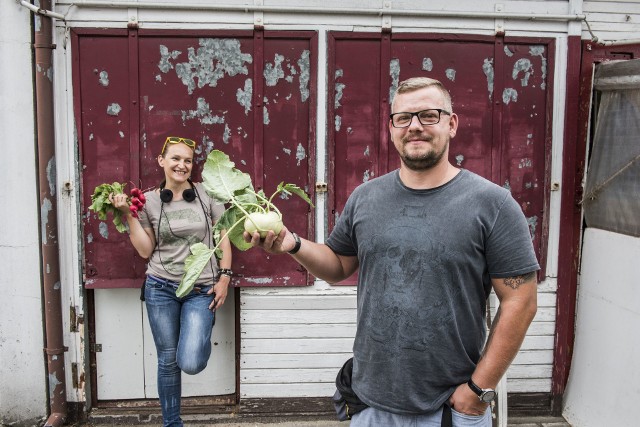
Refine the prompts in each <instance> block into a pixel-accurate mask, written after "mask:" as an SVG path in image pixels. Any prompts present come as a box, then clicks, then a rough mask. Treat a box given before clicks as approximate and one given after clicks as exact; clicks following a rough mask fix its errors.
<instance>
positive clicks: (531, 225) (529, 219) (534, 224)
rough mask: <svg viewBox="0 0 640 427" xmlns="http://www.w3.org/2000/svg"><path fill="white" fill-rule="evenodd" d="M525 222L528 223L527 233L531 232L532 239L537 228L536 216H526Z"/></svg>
mask: <svg viewBox="0 0 640 427" xmlns="http://www.w3.org/2000/svg"><path fill="white" fill-rule="evenodd" d="M527 223H528V224H529V233H531V240H533V239H535V237H536V229H537V228H538V217H537V216H530V217H527Z"/></svg>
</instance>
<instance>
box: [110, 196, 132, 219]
mask: <svg viewBox="0 0 640 427" xmlns="http://www.w3.org/2000/svg"><path fill="white" fill-rule="evenodd" d="M109 201H110V202H111V204H112V205H113V206H114V207H115V208H116V209H118V210H119V211H120V212H122V213H123V214H125V215H129V214H131V211H130V210H129V202H127V195H126V194H124V193H120V194H113V193H111V194H109Z"/></svg>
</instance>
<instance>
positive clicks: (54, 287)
mask: <svg viewBox="0 0 640 427" xmlns="http://www.w3.org/2000/svg"><path fill="white" fill-rule="evenodd" d="M61 287H62V284H61V283H60V281H57V282H56V283H54V284H53V290H55V291H59V290H60V288H61Z"/></svg>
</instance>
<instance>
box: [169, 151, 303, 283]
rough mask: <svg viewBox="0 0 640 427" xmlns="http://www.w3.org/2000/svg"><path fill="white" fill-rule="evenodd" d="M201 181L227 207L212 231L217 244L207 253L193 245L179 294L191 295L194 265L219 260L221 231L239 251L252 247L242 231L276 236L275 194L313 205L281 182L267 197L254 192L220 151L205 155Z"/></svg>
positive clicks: (247, 179)
mask: <svg viewBox="0 0 640 427" xmlns="http://www.w3.org/2000/svg"><path fill="white" fill-rule="evenodd" d="M202 182H203V185H204V188H205V190H206V191H207V194H209V196H211V197H212V198H214V199H215V200H217V201H218V202H220V203H224V204H227V205H228V206H229V207H228V208H227V209H226V210H225V212H224V213H223V214H222V217H221V218H220V219H219V220H218V222H217V223H216V224H215V226H214V228H213V232H214V239H215V241H216V242H218V244H217V245H216V246H215V247H214V248H213V250H211V251H206V250H204V248H202V247H201V246H199V245H198V246H196V245H193V246H192V247H191V252H192V254H191V255H189V257H187V262H185V274H184V276H183V277H182V281H181V282H180V286H179V290H180V295H178V296H184V295H186V294H188V293H189V292H191V289H193V285H194V284H195V281H196V280H197V279H198V277H199V276H200V272H201V271H202V270H201V269H200V271H197V274H194V272H193V271H192V269H193V268H194V267H195V266H198V267H199V266H204V265H205V264H206V263H207V262H208V261H209V258H211V256H212V254H213V253H214V252H215V253H216V255H217V256H218V257H221V256H222V254H221V251H220V249H219V246H220V242H221V241H222V236H221V231H222V230H226V234H225V236H224V237H225V238H228V239H229V240H230V241H231V243H233V245H234V246H235V247H236V248H238V249H240V250H241V251H246V250H247V249H249V248H251V244H250V243H247V242H245V241H244V237H243V232H244V231H248V232H249V233H254V232H256V231H257V232H259V233H260V236H261V237H265V236H266V235H267V233H268V232H269V230H272V231H273V232H274V233H275V234H278V233H280V231H281V230H282V227H283V225H282V213H281V212H280V210H278V208H277V207H276V205H274V204H273V202H272V200H273V198H274V197H275V196H276V195H278V194H281V193H282V194H286V195H291V194H295V195H297V196H299V197H300V198H302V199H303V200H304V201H305V202H307V203H309V205H311V206H313V203H311V200H310V199H309V197H308V196H307V194H306V193H305V192H304V190H302V189H301V188H299V187H298V186H296V185H294V184H285V183H284V182H281V183H280V184H279V185H278V188H277V189H276V191H275V192H274V193H273V194H272V195H271V196H270V197H269V198H267V197H266V196H265V194H264V192H263V191H262V190H260V191H257V192H256V191H255V190H254V189H253V185H252V183H251V177H250V176H249V174H246V173H244V172H241V171H239V170H238V169H236V168H235V163H233V162H232V161H231V160H230V159H229V156H227V155H226V154H225V153H223V152H222V151H219V150H213V151H211V153H209V155H208V156H207V161H206V162H205V164H204V168H203V170H202ZM192 266H194V267H192Z"/></svg>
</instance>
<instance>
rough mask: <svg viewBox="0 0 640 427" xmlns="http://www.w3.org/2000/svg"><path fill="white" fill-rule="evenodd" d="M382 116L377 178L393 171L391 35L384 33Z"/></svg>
mask: <svg viewBox="0 0 640 427" xmlns="http://www.w3.org/2000/svg"><path fill="white" fill-rule="evenodd" d="M380 64H381V67H380V114H379V117H380V119H379V122H378V129H379V132H380V134H379V137H378V161H377V164H378V171H377V176H382V175H384V174H386V173H387V172H388V171H389V170H390V169H391V167H392V166H391V165H392V163H391V159H389V155H390V152H391V153H393V152H394V150H389V144H392V142H391V138H390V136H389V131H388V130H387V126H385V124H386V123H387V121H388V119H387V117H389V113H390V111H391V99H390V97H391V96H390V94H389V88H390V87H391V33H388V32H383V33H382V35H381V37H380Z"/></svg>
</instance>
